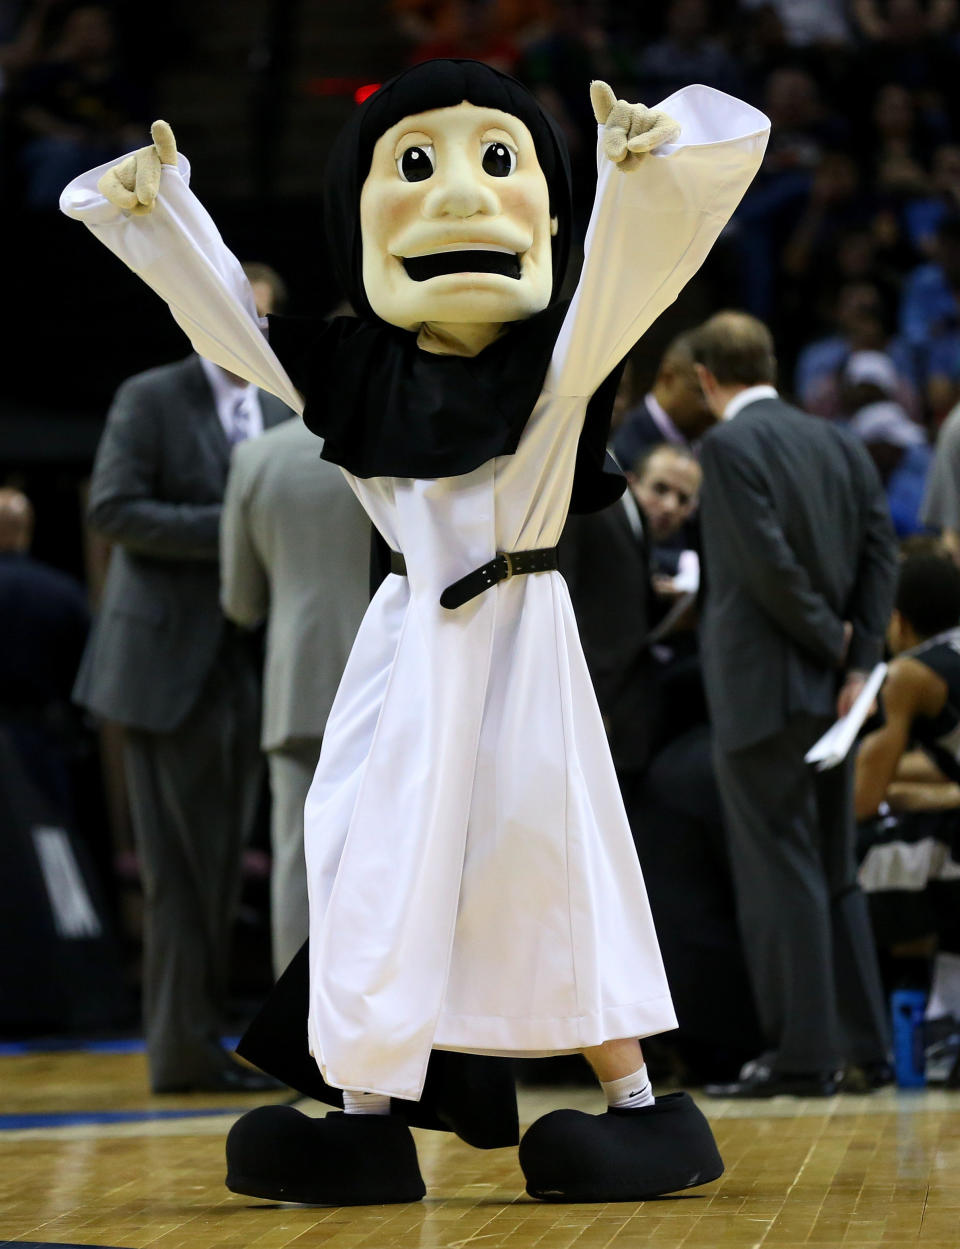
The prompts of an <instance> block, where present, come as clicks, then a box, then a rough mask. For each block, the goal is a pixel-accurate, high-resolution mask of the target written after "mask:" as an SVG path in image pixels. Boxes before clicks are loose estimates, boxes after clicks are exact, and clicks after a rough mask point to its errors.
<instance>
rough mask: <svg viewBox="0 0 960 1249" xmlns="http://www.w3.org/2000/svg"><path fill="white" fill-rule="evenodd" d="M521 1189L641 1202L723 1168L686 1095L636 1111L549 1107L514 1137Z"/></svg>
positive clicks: (563, 1197) (542, 1195) (565, 1197)
mask: <svg viewBox="0 0 960 1249" xmlns="http://www.w3.org/2000/svg"><path fill="white" fill-rule="evenodd" d="M520 1166H521V1168H522V1170H523V1174H524V1178H525V1179H526V1181H527V1192H528V1193H529V1194H530V1196H531V1197H537V1198H539V1199H540V1200H541V1201H593V1202H600V1201H645V1200H646V1199H647V1198H648V1197H660V1196H663V1194H665V1193H675V1192H677V1191H679V1190H680V1189H682V1188H692V1187H693V1186H694V1185H695V1184H706V1183H708V1182H709V1181H710V1180H715V1179H717V1178H719V1176H721V1175H722V1174H723V1161H722V1159H721V1158H720V1154H719V1152H718V1150H717V1143H716V1141H715V1140H714V1139H713V1133H712V1132H711V1131H710V1125H709V1124H708V1123H707V1121H706V1119H705V1118H704V1117H703V1115H702V1114H701V1113H700V1111H699V1110H698V1108H697V1106H696V1105H695V1103H694V1102H693V1101H692V1100H691V1098H690V1097H689V1095H688V1094H686V1093H668V1094H667V1095H666V1096H665V1097H658V1098H657V1100H656V1101H655V1102H654V1104H653V1105H652V1106H642V1107H640V1108H639V1109H638V1110H619V1109H615V1108H610V1109H608V1110H607V1112H606V1114H602V1115H588V1114H584V1113H583V1111H580V1110H554V1111H551V1113H550V1114H548V1115H544V1117H543V1118H542V1119H538V1120H537V1121H536V1123H534V1124H532V1125H531V1126H530V1127H529V1128H528V1129H527V1131H526V1132H525V1133H524V1136H523V1139H522V1140H521V1141H520Z"/></svg>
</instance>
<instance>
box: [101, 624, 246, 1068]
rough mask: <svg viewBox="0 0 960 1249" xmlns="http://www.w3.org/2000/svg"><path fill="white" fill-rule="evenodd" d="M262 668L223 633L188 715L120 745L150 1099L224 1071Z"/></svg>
mask: <svg viewBox="0 0 960 1249" xmlns="http://www.w3.org/2000/svg"><path fill="white" fill-rule="evenodd" d="M259 719H260V690H259V666H258V663H257V656H256V651H255V649H254V646H253V643H252V640H251V639H250V638H248V637H243V636H241V635H240V634H239V633H237V632H236V631H235V630H233V629H232V628H229V629H226V630H225V632H224V636H223V639H222V641H221V644H220V648H219V650H218V653H217V657H216V659H215V661H214V664H213V666H212V668H211V670H210V672H209V674H208V676H207V679H206V681H205V683H204V686H203V688H202V690H201V691H200V694H199V696H198V698H197V701H196V704H195V705H194V707H193V710H192V711H191V712H190V713H189V715H188V716H187V718H186V719H185V720H184V721H183V723H182V724H180V725H179V726H178V727H177V728H176V729H175V730H174V731H172V732H170V733H150V732H145V731H143V730H139V729H130V730H128V731H127V733H126V734H125V742H124V762H125V768H126V776H127V786H128V790H129V799H130V810H131V817H132V822H133V831H134V837H135V840H136V844H137V851H138V854H139V859H140V868H141V874H142V878H143V890H144V973H143V1014H144V1024H145V1028H146V1036H147V1055H148V1060H149V1065H150V1080H151V1085H152V1087H153V1088H154V1090H162V1089H164V1088H168V1087H176V1086H177V1085H180V1084H189V1083H190V1082H192V1081H194V1080H201V1079H203V1078H204V1077H205V1076H208V1075H210V1074H211V1073H212V1072H215V1071H216V1070H217V1069H218V1067H219V1066H222V1064H223V1062H224V1058H223V1053H222V1049H221V1046H220V1035H221V1031H222V1026H223V1008H224V1004H225V997H226V989H227V974H228V959H229V953H230V941H231V934H232V929H233V921H234V918H235V916H236V911H237V904H238V902H239V897H240V884H241V875H240V869H241V854H242V850H243V846H244V844H245V843H246V841H247V840H248V838H249V835H250V833H251V831H252V828H253V823H254V820H255V818H256V812H257V800H258V796H259V790H260V784H261V780H262V776H263V767H262V758H261V754H260V746H259V727H260V726H259Z"/></svg>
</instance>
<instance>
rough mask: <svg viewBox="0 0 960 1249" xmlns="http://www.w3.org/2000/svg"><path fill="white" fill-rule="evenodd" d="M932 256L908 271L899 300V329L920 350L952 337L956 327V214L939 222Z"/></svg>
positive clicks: (959, 323) (959, 238) (959, 274)
mask: <svg viewBox="0 0 960 1249" xmlns="http://www.w3.org/2000/svg"><path fill="white" fill-rule="evenodd" d="M934 255H935V259H934V260H933V261H931V262H929V263H927V264H922V265H920V266H918V267H917V268H916V269H914V270H913V272H912V273H910V274H909V276H908V277H907V280H906V282H905V283H904V288H903V296H902V299H901V303H900V331H901V333H902V334H903V336H904V337H905V338H906V340H907V341H908V342H909V343H910V345H911V346H912V347H914V348H915V349H916V350H917V351H918V352H920V353H923V352H924V350H929V347H930V344H931V342H932V340H934V339H937V338H943V337H946V336H947V335H949V336H950V337H951V338H954V337H956V335H957V333H958V330H960V304H958V302H957V291H958V289H960V217H946V218H944V220H943V221H942V222H941V223H940V226H939V228H938V230H937V241H936V247H935V251H934Z"/></svg>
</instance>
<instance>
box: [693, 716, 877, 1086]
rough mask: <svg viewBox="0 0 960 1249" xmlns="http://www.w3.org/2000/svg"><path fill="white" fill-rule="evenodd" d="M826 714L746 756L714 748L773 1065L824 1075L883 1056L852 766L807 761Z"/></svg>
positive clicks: (744, 932)
mask: <svg viewBox="0 0 960 1249" xmlns="http://www.w3.org/2000/svg"><path fill="white" fill-rule="evenodd" d="M830 723H831V721H830V720H829V719H828V718H827V717H823V716H813V715H807V714H802V715H795V716H793V717H791V718H790V719H789V720H788V722H787V724H786V725H785V727H784V728H783V730H782V731H781V732H779V733H777V734H775V735H773V736H771V737H769V738H767V739H765V740H764V741H762V742H758V743H757V744H756V745H753V746H749V747H747V748H746V749H744V750H737V751H733V752H729V753H728V752H725V751H723V750H722V749H720V748H719V747H718V746H716V745H715V747H714V763H715V768H716V777H717V784H718V786H719V789H720V796H721V800H722V802H723V807H724V813H725V816H726V823H727V835H728V838H729V845H730V865H731V870H732V873H733V880H734V889H735V894H736V905H737V918H738V922H739V926H740V932H741V936H742V939H743V946H744V953H745V955H746V960H747V968H748V971H749V974H750V980H751V983H752V986H753V991H754V997H755V999H756V1004H757V1009H758V1012H759V1015H760V1022H761V1028H762V1031H763V1033H764V1036H765V1038H766V1043H767V1045H768V1047H769V1052H770V1055H771V1057H772V1059H773V1066H774V1068H775V1069H777V1070H780V1071H784V1072H797V1073H799V1072H821V1071H832V1070H835V1069H837V1068H839V1067H841V1066H843V1065H844V1063H846V1062H879V1061H882V1060H884V1059H886V1057H887V1054H888V1049H889V1045H888V1035H887V1025H886V1012H885V1009H884V1001H883V992H882V989H881V985H880V976H879V972H878V969H877V956H876V949H875V946H874V942H873V935H872V932H871V929H870V923H869V917H868V913H867V907H866V902H865V899H864V897H863V895H862V894H861V893H860V890H859V888H858V886H857V883H856V861H855V856H854V842H855V827H854V820H853V802H852V794H851V780H852V760H849V759H848V760H847V762H846V764H842V765H840V766H839V767H837V768H834V769H832V770H830V771H827V772H817V771H816V770H815V769H813V768H812V767H810V765H809V764H807V763H805V762H804V754H805V752H806V751H807V750H808V749H809V748H810V746H812V745H813V743H814V742H815V741H816V740H817V738H818V737H819V736H820V735H821V734H822V733H823V732H824V730H825V729H826V728H827V727H828V726H829V724H830Z"/></svg>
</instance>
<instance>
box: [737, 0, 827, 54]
mask: <svg viewBox="0 0 960 1249" xmlns="http://www.w3.org/2000/svg"><path fill="white" fill-rule="evenodd" d="M740 6H741V8H743V9H746V10H748V11H749V12H753V11H755V10H757V9H760V10H763V9H772V10H773V11H774V12H775V13H776V15H777V17H778V18H779V19H780V22H781V24H782V26H783V29H784V33H785V36H786V39H787V42H788V43H790V44H791V45H792V46H793V47H796V48H806V47H810V46H811V45H814V46H816V45H819V46H831V45H844V44H846V43H848V42H849V41H850V26H849V23H848V21H847V5H846V3H845V0H740Z"/></svg>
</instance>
